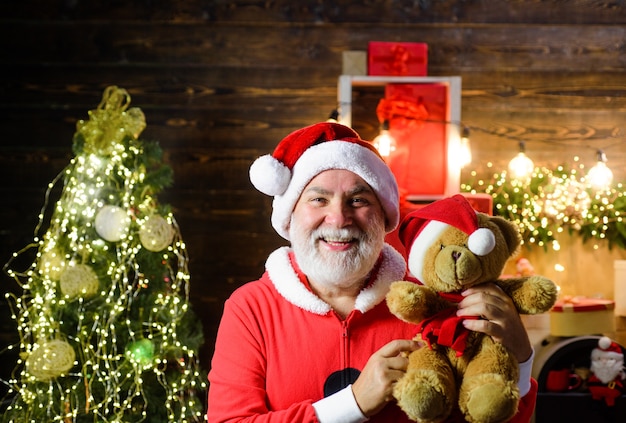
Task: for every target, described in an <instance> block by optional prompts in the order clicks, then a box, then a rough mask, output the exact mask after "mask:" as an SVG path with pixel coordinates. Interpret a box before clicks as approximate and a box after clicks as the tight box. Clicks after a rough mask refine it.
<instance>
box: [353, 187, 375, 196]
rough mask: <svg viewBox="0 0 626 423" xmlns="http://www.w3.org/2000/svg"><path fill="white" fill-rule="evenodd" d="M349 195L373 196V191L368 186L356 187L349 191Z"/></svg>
mask: <svg viewBox="0 0 626 423" xmlns="http://www.w3.org/2000/svg"><path fill="white" fill-rule="evenodd" d="M350 194H352V195H355V194H374V190H373V189H372V188H371V187H370V186H369V185H357V186H356V187H354V189H352V190H350Z"/></svg>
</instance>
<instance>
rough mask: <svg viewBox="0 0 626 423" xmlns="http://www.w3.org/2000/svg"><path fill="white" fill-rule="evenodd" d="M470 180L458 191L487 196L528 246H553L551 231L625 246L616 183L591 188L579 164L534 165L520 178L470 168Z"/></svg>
mask: <svg viewBox="0 0 626 423" xmlns="http://www.w3.org/2000/svg"><path fill="white" fill-rule="evenodd" d="M471 178H472V180H471V181H470V182H469V183H464V184H462V185H461V190H462V191H464V192H471V193H487V194H490V195H491V196H492V197H493V205H494V206H493V209H494V210H493V213H494V214H495V215H499V216H502V217H504V218H506V219H508V220H511V221H513V222H515V223H516V224H517V225H518V226H519V228H520V233H521V235H522V239H523V243H524V244H525V245H526V246H527V247H528V248H531V247H532V245H537V246H540V247H543V248H544V250H547V249H548V247H552V249H554V250H558V249H559V248H560V246H559V243H558V241H557V239H556V235H557V234H558V233H562V232H565V231H568V232H569V234H570V235H578V236H581V237H582V240H583V242H587V241H589V240H596V241H600V242H606V243H608V247H609V249H612V248H613V247H619V248H626V222H624V220H623V216H626V195H625V194H624V192H623V189H624V187H623V185H622V184H621V183H619V184H614V185H613V186H611V187H609V188H606V189H603V190H593V189H591V188H590V187H589V186H588V184H587V183H586V182H585V178H584V173H583V172H582V166H581V167H579V169H569V170H568V169H567V168H566V167H565V166H559V167H558V168H557V169H556V170H550V169H547V168H545V167H537V168H535V170H534V172H533V173H532V176H531V177H530V178H529V179H528V180H525V181H520V180H516V179H513V178H511V177H510V176H509V175H508V174H507V172H506V171H503V172H501V173H499V174H498V173H494V174H493V175H492V179H491V180H481V179H477V177H476V173H475V172H472V174H471Z"/></svg>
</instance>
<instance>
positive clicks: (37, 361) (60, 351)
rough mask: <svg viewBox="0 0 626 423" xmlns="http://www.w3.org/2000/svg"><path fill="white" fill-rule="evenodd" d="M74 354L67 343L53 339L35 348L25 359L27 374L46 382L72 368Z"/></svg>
mask: <svg viewBox="0 0 626 423" xmlns="http://www.w3.org/2000/svg"><path fill="white" fill-rule="evenodd" d="M75 358H76V353H75V352H74V348H72V346H71V345H70V344H68V343H67V342H65V341H63V340H60V339H54V340H51V341H47V342H45V343H44V344H43V345H40V346H39V347H37V348H36V349H35V350H34V351H33V352H32V353H31V354H30V355H29V356H28V358H27V359H26V367H27V368H28V372H29V373H30V374H31V375H33V376H34V377H35V378H36V379H38V380H41V381H48V380H50V379H54V378H57V377H59V376H62V375H64V374H65V373H67V372H68V371H69V370H70V369H71V368H72V367H74V360H75Z"/></svg>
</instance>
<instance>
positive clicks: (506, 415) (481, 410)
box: [459, 375, 519, 423]
mask: <svg viewBox="0 0 626 423" xmlns="http://www.w3.org/2000/svg"><path fill="white" fill-rule="evenodd" d="M484 376H488V375H484ZM491 376H492V377H486V378H483V379H482V381H481V383H480V385H474V387H473V388H472V389H464V388H467V387H463V388H461V392H460V398H459V407H460V408H461V411H463V414H464V415H465V418H466V420H467V421H468V422H470V423H499V422H505V421H508V420H509V419H510V418H512V417H513V416H514V415H515V413H516V411H517V406H518V402H519V401H518V400H519V393H518V389H517V384H515V383H513V382H510V381H504V380H503V378H502V377H501V376H500V375H491Z"/></svg>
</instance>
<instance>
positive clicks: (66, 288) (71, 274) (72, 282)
mask: <svg viewBox="0 0 626 423" xmlns="http://www.w3.org/2000/svg"><path fill="white" fill-rule="evenodd" d="M59 286H60V288H61V292H62V293H63V294H65V295H67V296H68V297H70V298H75V297H83V298H89V297H92V296H94V295H95V294H96V293H97V292H98V288H99V287H100V282H99V280H98V275H96V272H94V270H93V269H92V268H91V267H90V266H88V265H86V264H77V265H75V266H70V267H68V268H67V269H65V271H64V272H63V273H62V274H61V278H60V280H59Z"/></svg>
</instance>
